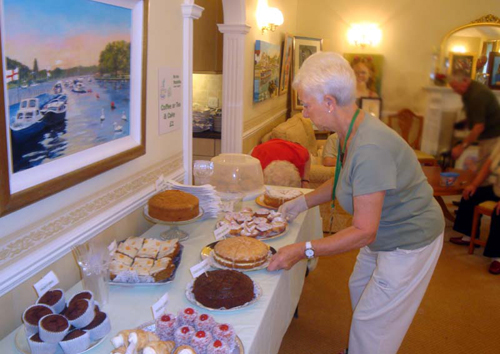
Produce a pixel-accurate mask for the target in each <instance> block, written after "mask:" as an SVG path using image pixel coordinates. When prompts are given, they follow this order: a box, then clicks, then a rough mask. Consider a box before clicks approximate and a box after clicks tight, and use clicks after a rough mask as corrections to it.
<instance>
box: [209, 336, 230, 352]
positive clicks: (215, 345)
mask: <svg viewBox="0 0 500 354" xmlns="http://www.w3.org/2000/svg"><path fill="white" fill-rule="evenodd" d="M231 352H232V350H231V348H229V346H228V345H227V344H226V343H225V342H224V341H222V340H220V339H216V340H214V341H213V342H212V343H210V344H209V345H208V347H207V351H206V354H231Z"/></svg>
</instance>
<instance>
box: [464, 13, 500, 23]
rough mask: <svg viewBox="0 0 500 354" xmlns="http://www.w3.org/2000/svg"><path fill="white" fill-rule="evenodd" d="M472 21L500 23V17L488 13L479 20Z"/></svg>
mask: <svg viewBox="0 0 500 354" xmlns="http://www.w3.org/2000/svg"><path fill="white" fill-rule="evenodd" d="M471 23H500V18H498V17H496V16H495V15H492V14H488V15H486V16H483V17H480V18H478V19H477V20H474V21H471Z"/></svg>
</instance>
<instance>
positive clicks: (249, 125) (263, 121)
mask: <svg viewBox="0 0 500 354" xmlns="http://www.w3.org/2000/svg"><path fill="white" fill-rule="evenodd" d="M266 115H267V114H266ZM284 115H286V108H281V109H279V110H278V112H276V113H274V114H273V115H272V116H270V117H267V118H265V115H261V116H259V117H257V118H254V119H252V120H250V121H248V122H245V131H244V133H243V139H246V138H248V137H250V136H252V135H253V134H255V133H257V132H258V131H259V130H261V129H262V128H264V127H265V126H266V125H268V124H271V123H272V122H274V121H275V120H277V119H279V118H281V117H283V116H284Z"/></svg>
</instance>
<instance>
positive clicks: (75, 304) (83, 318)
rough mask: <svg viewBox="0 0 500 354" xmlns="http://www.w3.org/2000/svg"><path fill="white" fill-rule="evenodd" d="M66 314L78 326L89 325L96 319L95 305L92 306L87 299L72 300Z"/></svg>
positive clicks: (71, 322) (73, 324)
mask: <svg viewBox="0 0 500 354" xmlns="http://www.w3.org/2000/svg"><path fill="white" fill-rule="evenodd" d="M65 316H66V318H67V319H68V320H69V323H70V324H71V325H72V326H74V327H76V328H82V327H85V326H88V325H89V324H90V322H92V320H93V319H94V306H91V304H90V302H89V300H87V299H80V300H75V301H72V302H70V304H69V306H68V310H67V311H66V312H65Z"/></svg>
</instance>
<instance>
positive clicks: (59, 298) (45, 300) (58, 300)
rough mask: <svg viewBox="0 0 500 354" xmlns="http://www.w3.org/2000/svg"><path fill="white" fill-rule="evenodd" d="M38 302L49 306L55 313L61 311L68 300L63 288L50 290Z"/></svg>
mask: <svg viewBox="0 0 500 354" xmlns="http://www.w3.org/2000/svg"><path fill="white" fill-rule="evenodd" d="M36 302H37V304H44V305H47V306H49V307H50V308H51V309H52V310H53V311H54V313H61V312H62V311H63V310H64V308H65V307H66V300H65V298H64V291H63V290H62V289H53V290H49V291H47V292H46V293H45V294H43V295H42V296H40V297H39V298H38V300H37V301H36Z"/></svg>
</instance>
